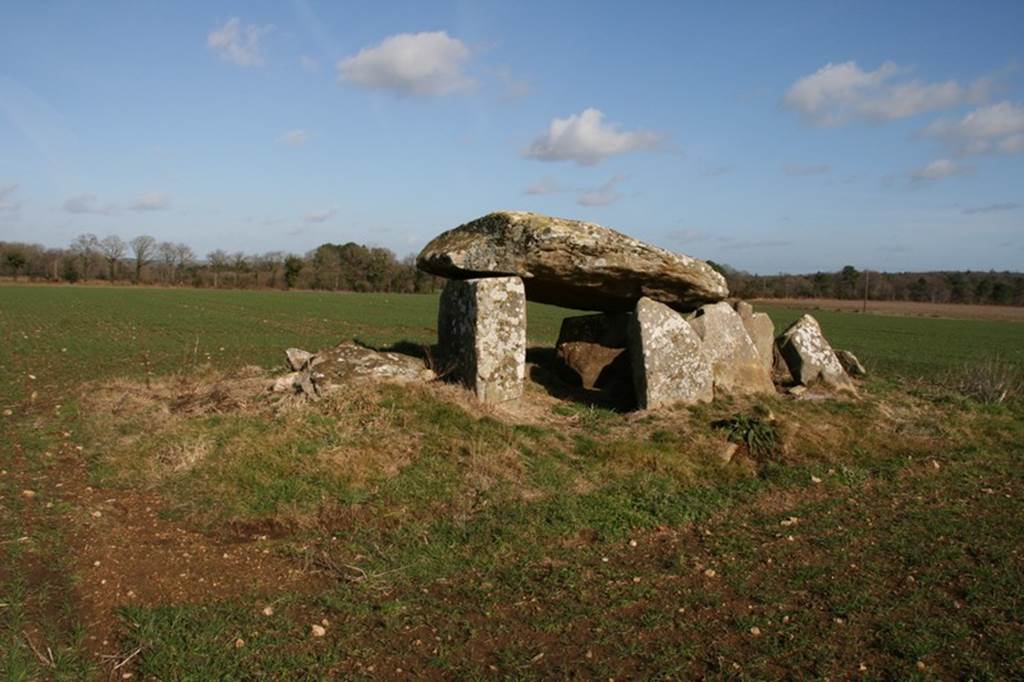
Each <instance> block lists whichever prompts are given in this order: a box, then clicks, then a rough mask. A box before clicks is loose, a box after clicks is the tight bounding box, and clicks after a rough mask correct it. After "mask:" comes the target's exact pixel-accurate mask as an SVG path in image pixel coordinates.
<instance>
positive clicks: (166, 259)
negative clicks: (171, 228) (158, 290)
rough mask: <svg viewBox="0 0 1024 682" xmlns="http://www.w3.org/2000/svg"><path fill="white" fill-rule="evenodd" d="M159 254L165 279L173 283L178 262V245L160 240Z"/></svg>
mask: <svg viewBox="0 0 1024 682" xmlns="http://www.w3.org/2000/svg"><path fill="white" fill-rule="evenodd" d="M156 252H157V255H158V256H159V258H160V266H161V268H160V269H161V270H162V271H163V277H164V281H165V282H168V283H173V282H174V280H175V276H174V264H175V263H177V262H178V247H177V246H175V245H174V244H172V243H171V242H160V243H159V244H157V247H156Z"/></svg>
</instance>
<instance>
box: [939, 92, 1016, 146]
mask: <svg viewBox="0 0 1024 682" xmlns="http://www.w3.org/2000/svg"><path fill="white" fill-rule="evenodd" d="M925 134H927V135H932V136H934V137H939V138H942V139H943V140H945V141H946V142H947V143H948V144H949V145H950V146H951V147H952V148H953V149H954V150H955V151H956V152H957V153H958V154H985V153H988V152H997V153H1002V154H1019V153H1021V152H1024V106H1021V105H1019V104H1014V103H1012V102H999V103H998V104H992V105H990V106H987V107H981V108H979V109H975V110H974V111H972V112H970V113H968V114H967V115H966V116H964V117H963V118H962V119H960V120H959V121H956V120H948V119H940V120H938V121H935V122H934V123H932V124H931V125H929V126H928V127H927V128H925Z"/></svg>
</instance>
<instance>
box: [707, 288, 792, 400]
mask: <svg viewBox="0 0 1024 682" xmlns="http://www.w3.org/2000/svg"><path fill="white" fill-rule="evenodd" d="M689 322H690V325H691V326H692V327H693V329H694V331H696V332H697V336H699V337H700V339H701V341H702V342H703V347H704V352H705V354H707V357H708V360H709V361H710V362H711V368H712V372H713V375H714V380H715V389H716V390H721V391H724V392H727V393H739V394H744V393H772V392H774V391H775V385H774V384H773V383H772V376H771V369H770V365H769V364H768V363H766V362H765V361H763V360H762V359H761V356H760V354H759V353H758V350H757V347H756V346H755V345H754V342H753V340H751V338H750V334H748V333H747V330H746V327H744V325H743V320H742V319H741V318H740V316H739V314H738V313H737V312H736V311H735V310H733V309H732V306H730V305H729V304H728V303H725V302H724V301H723V302H720V303H714V304H710V305H705V306H702V307H701V308H700V309H698V310H697V312H696V313H694V314H693V315H692V316H691V317H690V320H689Z"/></svg>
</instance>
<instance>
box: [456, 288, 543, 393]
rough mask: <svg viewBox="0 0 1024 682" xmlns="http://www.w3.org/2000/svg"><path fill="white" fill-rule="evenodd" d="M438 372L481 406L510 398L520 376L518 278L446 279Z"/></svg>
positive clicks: (522, 328) (521, 293) (522, 340)
mask: <svg viewBox="0 0 1024 682" xmlns="http://www.w3.org/2000/svg"><path fill="white" fill-rule="evenodd" d="M437 336H438V349H439V355H440V357H439V360H440V363H441V364H440V366H439V367H438V368H437V369H438V371H439V373H447V375H448V376H449V377H451V378H453V379H455V380H457V381H459V382H461V383H463V384H465V385H466V386H467V387H469V388H470V389H472V390H473V392H474V393H476V395H477V398H479V399H480V401H481V402H484V403H500V402H505V401H507V400H515V399H516V398H519V397H520V396H521V395H522V394H523V381H524V379H525V378H526V290H525V287H524V286H523V280H522V279H520V278H519V277H483V278H479V279H463V280H448V282H447V283H446V284H445V286H444V290H443V291H442V292H441V304H440V307H439V309H438V314H437Z"/></svg>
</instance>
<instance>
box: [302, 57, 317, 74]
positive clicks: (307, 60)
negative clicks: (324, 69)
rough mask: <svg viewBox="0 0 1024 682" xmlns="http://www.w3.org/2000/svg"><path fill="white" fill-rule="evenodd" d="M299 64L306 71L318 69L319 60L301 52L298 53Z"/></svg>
mask: <svg viewBox="0 0 1024 682" xmlns="http://www.w3.org/2000/svg"><path fill="white" fill-rule="evenodd" d="M299 66H301V67H302V68H304V69H305V70H306V71H319V70H320V61H319V60H317V59H313V58H312V57H309V56H307V55H304V54H303V55H299Z"/></svg>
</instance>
